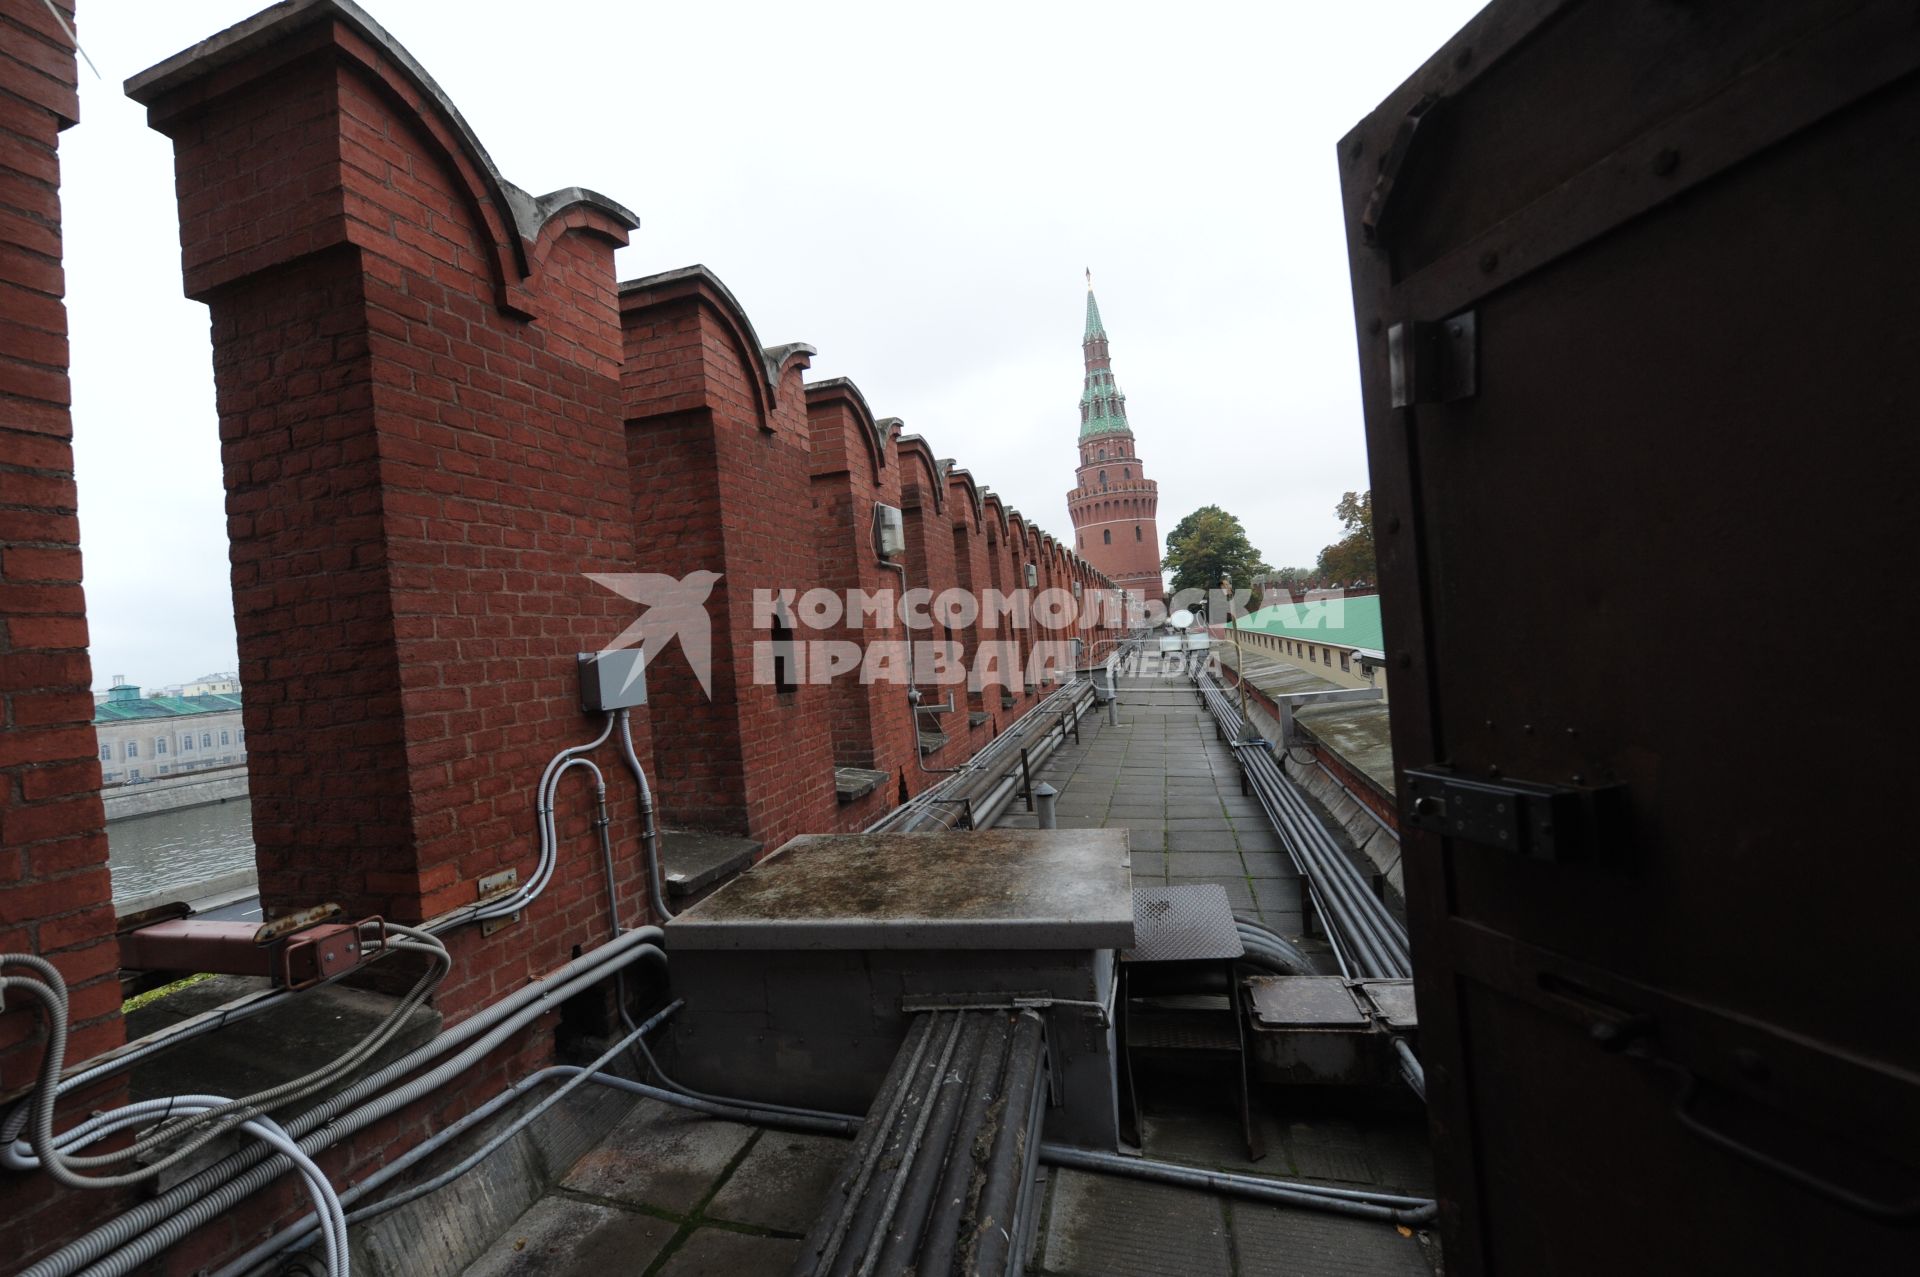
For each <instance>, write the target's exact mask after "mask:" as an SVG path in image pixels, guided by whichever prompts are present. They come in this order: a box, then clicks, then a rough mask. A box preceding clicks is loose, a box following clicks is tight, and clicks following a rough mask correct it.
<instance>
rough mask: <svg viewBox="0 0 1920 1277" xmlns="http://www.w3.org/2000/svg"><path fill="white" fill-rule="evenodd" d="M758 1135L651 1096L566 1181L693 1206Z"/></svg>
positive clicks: (663, 1206) (644, 1200)
mask: <svg viewBox="0 0 1920 1277" xmlns="http://www.w3.org/2000/svg"><path fill="white" fill-rule="evenodd" d="M752 1135H753V1128H752V1127H750V1126H738V1125H735V1124H734V1123H732V1122H716V1121H714V1120H713V1119H712V1118H709V1117H705V1116H702V1115H700V1114H698V1113H689V1112H687V1111H685V1110H684V1109H677V1108H669V1107H668V1106H666V1105H665V1104H660V1103H656V1102H655V1101H652V1100H647V1101H644V1102H643V1103H641V1104H639V1105H636V1106H635V1108H634V1110H633V1112H632V1113H631V1114H629V1115H628V1116H627V1119H626V1120H625V1121H623V1122H621V1123H620V1125H619V1126H617V1127H615V1128H614V1129H613V1131H612V1132H611V1133H610V1134H609V1135H608V1136H607V1138H606V1141H605V1142H604V1143H602V1144H601V1145H600V1146H599V1147H598V1148H596V1149H594V1150H593V1151H592V1152H590V1153H588V1154H587V1155H586V1156H585V1157H582V1158H581V1159H580V1160H579V1161H578V1162H577V1163H575V1164H574V1168H573V1170H572V1171H571V1172H569V1173H568V1175H567V1177H566V1178H565V1179H563V1180H561V1181H560V1182H561V1184H562V1185H563V1186H565V1187H567V1188H570V1189H573V1190H574V1191H575V1192H580V1193H590V1194H592V1195H593V1196H595V1197H603V1198H607V1199H609V1200H611V1201H616V1202H623V1203H626V1204H627V1205H631V1206H651V1207H654V1208H655V1209H657V1210H666V1211H676V1212H679V1211H689V1210H692V1209H693V1208H694V1207H695V1206H697V1205H699V1204H700V1203H701V1202H703V1201H705V1200H706V1199H707V1196H708V1194H709V1193H710V1192H711V1191H712V1189H713V1184H714V1182H715V1181H716V1180H718V1179H719V1178H720V1175H721V1173H722V1172H723V1171H725V1170H726V1169H727V1167H728V1166H730V1165H731V1164H732V1163H733V1159H734V1157H735V1156H737V1155H738V1154H739V1152H740V1150H741V1149H742V1148H744V1147H746V1143H747V1140H748V1139H750V1138H751V1137H752Z"/></svg>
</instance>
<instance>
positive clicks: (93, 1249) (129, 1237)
mask: <svg viewBox="0 0 1920 1277" xmlns="http://www.w3.org/2000/svg"><path fill="white" fill-rule="evenodd" d="M661 938H662V934H661V932H660V929H659V928H657V927H644V928H641V929H640V930H638V931H631V932H628V933H626V934H625V935H623V936H621V937H620V938H619V939H618V940H615V941H613V942H612V943H610V944H606V945H603V946H601V947H600V948H599V949H596V950H594V951H593V952H591V953H588V954H586V955H584V956H582V957H580V958H577V959H575V960H574V961H573V962H570V963H568V964H567V965H566V966H564V967H562V968H560V969H559V970H558V971H556V972H554V973H553V974H552V975H550V976H548V977H546V978H545V979H542V980H539V981H536V982H534V983H532V984H529V985H527V986H526V987H525V988H523V989H518V990H516V991H514V992H513V993H511V994H509V995H508V996H507V997H505V998H502V999H501V1000H500V1001H499V1002H496V1003H494V1004H493V1005H492V1006H489V1007H487V1008H485V1009H483V1010H482V1011H480V1012H478V1013H476V1014H475V1015H473V1016H471V1017H470V1018H468V1019H466V1020H463V1021H462V1022H461V1023H459V1024H457V1025H455V1026H454V1027H453V1028H451V1029H449V1030H447V1031H446V1032H445V1033H442V1034H441V1035H439V1036H438V1037H436V1038H435V1039H433V1041H431V1042H428V1043H426V1044H425V1045H423V1046H421V1047H420V1048H419V1049H418V1050H415V1051H413V1052H411V1053H409V1054H408V1055H406V1056H403V1057H401V1058H400V1059H398V1060H396V1061H394V1062H393V1063H392V1064H389V1065H388V1066H386V1067H385V1068H383V1069H381V1070H380V1071H379V1072H377V1073H374V1074H372V1075H370V1076H368V1077H366V1078H363V1079H361V1081H359V1082H357V1083H355V1084H354V1085H353V1086H351V1087H349V1088H348V1089H346V1090H345V1091H342V1092H340V1093H339V1094H338V1095H335V1096H333V1097H331V1098H330V1099H327V1100H325V1101H323V1102H322V1103H320V1104H319V1105H317V1106H315V1107H314V1108H313V1109H310V1110H308V1111H307V1112H305V1113H302V1114H301V1115H300V1116H299V1117H297V1118H294V1119H292V1120H291V1121H289V1122H287V1123H286V1131H287V1133H288V1134H289V1135H290V1136H292V1137H293V1138H294V1139H295V1140H296V1141H297V1142H298V1144H299V1146H300V1148H301V1149H302V1150H303V1151H306V1152H308V1153H312V1152H316V1151H318V1150H320V1149H323V1148H327V1147H330V1146H331V1145H333V1144H335V1143H337V1142H338V1141H339V1140H340V1139H341V1138H342V1137H344V1136H346V1135H349V1134H352V1133H353V1132H354V1131H358V1130H361V1129H363V1128H365V1127H366V1126H368V1125H371V1124H372V1123H373V1122H376V1121H378V1120H379V1119H381V1118H382V1117H385V1116H387V1115H388V1114H390V1113H393V1112H396V1111H398V1110H399V1109H402V1108H405V1107H406V1106H408V1105H409V1104H412V1103H414V1102H415V1101H416V1100H418V1099H420V1098H422V1097H423V1096H425V1095H428V1094H431V1093H433V1092H435V1091H437V1090H438V1089H440V1088H441V1087H442V1086H444V1085H445V1084H446V1083H447V1082H448V1081H450V1080H452V1079H453V1078H454V1077H456V1076H458V1075H459V1074H460V1073H461V1072H464V1071H465V1070H466V1069H468V1068H470V1067H472V1066H473V1065H474V1064H475V1063H477V1062H478V1061H479V1060H481V1059H482V1058H484V1057H485V1056H486V1055H487V1054H489V1053H490V1052H492V1051H493V1050H494V1049H495V1048H497V1047H498V1046H500V1045H501V1044H502V1043H503V1042H506V1041H507V1040H509V1039H510V1038H512V1037H513V1036H514V1035H515V1034H516V1033H518V1032H519V1031H520V1030H521V1029H523V1028H525V1027H526V1025H527V1024H529V1023H531V1022H532V1021H533V1020H535V1019H537V1018H539V1017H540V1016H541V1015H544V1014H546V1013H547V1012H549V1011H551V1010H553V1009H554V1008H556V1007H558V1006H559V1004H560V1003H561V1002H563V1001H565V1000H566V999H567V998H570V997H572V996H573V995H574V994H576V993H579V992H582V991H583V990H585V989H586V988H588V987H590V986H591V985H593V984H595V983H598V982H599V981H601V980H603V979H605V978H607V977H608V976H609V975H611V974H613V973H614V972H615V971H617V970H620V969H623V968H625V967H627V966H629V965H631V964H632V963H634V962H636V961H640V960H642V959H645V960H647V961H649V962H652V963H654V964H656V965H658V966H659V967H660V968H661V969H662V970H664V968H665V965H666V954H665V953H664V952H663V951H662V950H661V949H660V948H659V941H660V940H661ZM463 1044H464V1049H461V1050H459V1051H458V1053H457V1054H455V1055H454V1056H453V1057H452V1058H450V1059H448V1060H446V1061H444V1062H443V1063H441V1064H439V1065H438V1066H437V1067H434V1068H432V1069H430V1070H429V1071H428V1072H425V1073H422V1074H420V1076H418V1077H415V1078H414V1079H413V1080H412V1081H410V1082H406V1083H405V1084H404V1085H401V1086H398V1087H396V1088H395V1089H393V1090H388V1089H387V1088H388V1087H391V1086H394V1084H395V1083H397V1082H400V1081H401V1079H403V1078H406V1077H408V1076H409V1075H411V1074H413V1073H415V1072H416V1071H418V1070H420V1069H422V1068H424V1067H426V1066H427V1065H428V1064H430V1063H432V1062H433V1061H434V1060H437V1059H439V1058H440V1057H441V1056H443V1055H446V1054H447V1053H448V1052H449V1051H453V1050H454V1049H455V1048H458V1047H463ZM290 1168H291V1164H290V1163H289V1162H288V1161H287V1160H286V1159H285V1158H283V1157H274V1158H273V1159H272V1160H265V1154H264V1153H263V1152H261V1151H259V1150H252V1149H248V1150H242V1151H240V1152H237V1153H234V1154H231V1155H229V1156H228V1157H226V1158H223V1159H222V1160H221V1161H219V1162H217V1163H215V1164H214V1165H212V1166H210V1167H208V1168H206V1169H205V1170H202V1171H201V1172H199V1173H198V1174H196V1175H194V1176H193V1177H191V1178H190V1179H188V1180H186V1181H184V1182H182V1183H180V1184H178V1185H176V1186H174V1187H173V1188H171V1189H169V1190H167V1191H166V1192H164V1193H161V1194H160V1195H159V1196H157V1197H155V1198H153V1199H151V1200H149V1201H146V1202H142V1203H140V1204H139V1205H137V1206H135V1207H133V1208H132V1209H130V1210H128V1211H127V1212H126V1213H125V1214H123V1215H121V1216H119V1217H117V1218H116V1219H113V1220H110V1221H109V1222H108V1223H106V1224H104V1225H102V1226H100V1227H99V1228H96V1229H94V1230H93V1231H92V1232H90V1233H87V1234H85V1235H84V1236H82V1237H79V1238H77V1239H75V1240H74V1241H72V1242H69V1243H68V1244H67V1245H65V1246H63V1247H61V1248H60V1249H59V1250H58V1251H55V1252H54V1253H53V1254H51V1255H48V1256H47V1257H46V1258H44V1259H42V1260H40V1261H39V1262H38V1263H36V1264H34V1265H33V1266H32V1267H31V1268H28V1269H27V1270H26V1271H25V1273H24V1274H22V1277H68V1275H69V1274H72V1273H75V1272H80V1271H84V1272H85V1273H86V1274H87V1277H110V1275H112V1277H117V1275H118V1274H123V1273H126V1272H129V1271H131V1270H132V1269H134V1268H136V1267H137V1266H139V1265H140V1264H142V1263H145V1262H146V1261H147V1260H149V1259H151V1258H152V1257H153V1256H155V1255H157V1254H159V1253H160V1252H161V1251H162V1250H165V1249H166V1248H167V1247H169V1246H172V1245H174V1244H175V1243H176V1242H178V1241H180V1240H181V1239H182V1238H184V1237H186V1236H187V1235H188V1234H189V1233H191V1232H193V1231H194V1230H195V1229H197V1228H199V1227H200V1226H201V1225H203V1224H205V1223H206V1222H207V1221H209V1220H211V1219H214V1218H216V1217H217V1216H219V1215H220V1214H221V1213H222V1212H223V1211H226V1210H229V1209H231V1208H232V1206H233V1205H234V1204H235V1203H236V1202H239V1201H241V1200H242V1199H244V1198H245V1197H247V1196H249V1195H251V1194H252V1193H254V1192H257V1191H258V1190H259V1189H260V1188H262V1187H264V1186H265V1185H267V1184H270V1183H272V1182H273V1181H274V1180H276V1179H278V1178H279V1177H280V1176H281V1175H283V1174H285V1173H286V1172H287V1171H288V1170H289V1169H290ZM103 1256H104V1258H102V1257H103ZM96 1260H97V1261H99V1262H96V1263H92V1264H91V1266H90V1267H87V1268H85V1269H82V1267H81V1266H82V1265H85V1264H89V1263H90V1261H96Z"/></svg>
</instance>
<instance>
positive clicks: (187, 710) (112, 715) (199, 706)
mask: <svg viewBox="0 0 1920 1277" xmlns="http://www.w3.org/2000/svg"><path fill="white" fill-rule="evenodd" d="M239 708H240V698H239V697H238V696H123V697H116V698H114V699H112V700H106V701H102V702H100V703H99V704H98V705H95V706H94V707H93V721H94V722H96V723H122V722H126V721H128V720H129V719H139V718H178V717H180V716H181V715H183V714H223V713H226V712H227V711H229V710H236V709H239Z"/></svg>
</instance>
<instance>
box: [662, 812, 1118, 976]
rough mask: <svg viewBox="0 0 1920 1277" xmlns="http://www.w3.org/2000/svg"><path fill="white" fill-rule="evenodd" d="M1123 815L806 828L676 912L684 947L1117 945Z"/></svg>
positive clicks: (677, 941) (674, 930)
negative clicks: (892, 829)
mask: <svg viewBox="0 0 1920 1277" xmlns="http://www.w3.org/2000/svg"><path fill="white" fill-rule="evenodd" d="M1133 935H1134V922H1133V883H1132V874H1131V871H1130V869H1129V867H1128V853H1127V833H1126V831H1125V830H1123V829H1057V830H1036V829H990V830H978V831H958V832H947V833H886V834H846V835H814V834H809V835H805V836H803V837H800V838H795V839H794V840H793V841H791V842H789V843H788V844H787V845H786V846H784V847H782V848H781V849H780V850H779V851H777V852H775V853H774V854H773V855H771V856H769V857H767V858H766V859H765V860H763V861H761V862H760V863H759V864H757V865H755V866H754V867H753V868H752V869H749V870H748V871H747V872H746V873H744V874H741V875H740V876H739V877H738V878H736V879H734V880H733V881H732V882H730V883H728V884H727V885H726V886H725V887H723V888H722V889H721V890H719V891H718V892H716V893H715V894H714V895H713V896H711V897H710V898H708V899H707V900H705V901H703V902H701V903H700V904H698V905H696V906H694V907H693V908H691V909H689V910H687V911H686V912H685V913H682V914H681V915H680V916H679V917H677V918H675V919H674V920H673V921H672V922H669V923H668V924H667V943H668V947H669V948H670V949H673V950H686V949H974V948H995V949H1007V948H1024V949H1110V948H1124V947H1126V946H1128V945H1131V944H1132V943H1133Z"/></svg>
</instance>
